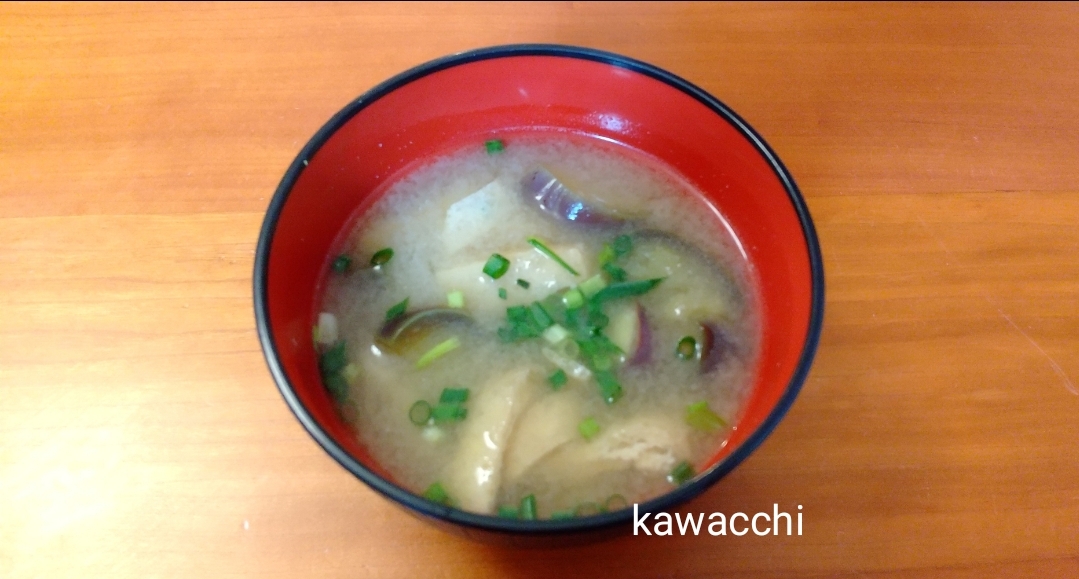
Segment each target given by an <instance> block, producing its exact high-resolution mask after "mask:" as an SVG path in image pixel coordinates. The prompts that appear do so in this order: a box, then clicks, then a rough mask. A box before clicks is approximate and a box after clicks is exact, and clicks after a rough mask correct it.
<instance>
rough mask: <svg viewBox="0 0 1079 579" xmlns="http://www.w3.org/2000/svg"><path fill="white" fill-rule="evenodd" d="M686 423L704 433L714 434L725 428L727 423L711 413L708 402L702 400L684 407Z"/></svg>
mask: <svg viewBox="0 0 1079 579" xmlns="http://www.w3.org/2000/svg"><path fill="white" fill-rule="evenodd" d="M686 423H687V424H689V425H690V426H692V427H693V428H696V429H697V430H703V431H705V432H715V431H717V430H719V429H720V428H723V427H725V426H727V422H726V421H725V420H723V419H722V418H720V417H719V415H718V414H716V413H715V412H712V409H711V408H709V407H708V402H707V401H705V400H702V401H700V402H696V403H694V404H690V405H689V406H688V407H686Z"/></svg>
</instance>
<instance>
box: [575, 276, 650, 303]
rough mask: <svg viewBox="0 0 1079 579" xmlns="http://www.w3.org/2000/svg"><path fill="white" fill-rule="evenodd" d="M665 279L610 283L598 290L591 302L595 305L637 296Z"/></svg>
mask: <svg viewBox="0 0 1079 579" xmlns="http://www.w3.org/2000/svg"><path fill="white" fill-rule="evenodd" d="M664 279H666V278H662V277H657V278H653V279H640V280H634V281H622V282H617V283H612V284H611V285H609V286H607V287H605V288H603V289H601V290H599V292H598V293H597V294H596V295H594V296H592V301H594V302H596V303H602V302H605V301H609V300H617V299H621V298H628V297H633V296H639V295H642V294H646V293H648V292H650V291H652V289H653V288H655V287H656V286H657V285H659V283H660V282H661V281H663V280H664Z"/></svg>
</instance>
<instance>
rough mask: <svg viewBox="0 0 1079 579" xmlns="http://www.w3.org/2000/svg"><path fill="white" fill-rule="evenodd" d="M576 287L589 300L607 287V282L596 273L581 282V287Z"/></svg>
mask: <svg viewBox="0 0 1079 579" xmlns="http://www.w3.org/2000/svg"><path fill="white" fill-rule="evenodd" d="M577 287H578V288H579V289H580V290H581V293H582V294H584V297H586V298H590V297H592V296H594V295H596V294H597V293H599V290H601V289H603V288H605V287H607V282H606V281H605V280H604V279H603V276H602V275H600V274H598V273H597V274H596V275H594V276H592V277H590V278H588V279H586V280H585V281H583V282H581V285H579V286H577Z"/></svg>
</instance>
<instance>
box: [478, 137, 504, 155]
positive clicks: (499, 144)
mask: <svg viewBox="0 0 1079 579" xmlns="http://www.w3.org/2000/svg"><path fill="white" fill-rule="evenodd" d="M483 146H484V148H486V149H487V154H488V155H495V154H498V153H501V152H502V150H503V149H505V148H506V142H505V141H503V140H502V139H491V140H489V141H484V143H483Z"/></svg>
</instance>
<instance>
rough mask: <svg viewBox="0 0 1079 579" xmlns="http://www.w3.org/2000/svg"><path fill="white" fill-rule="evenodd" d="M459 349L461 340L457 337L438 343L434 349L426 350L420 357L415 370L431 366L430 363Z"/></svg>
mask: <svg viewBox="0 0 1079 579" xmlns="http://www.w3.org/2000/svg"><path fill="white" fill-rule="evenodd" d="M460 347H461V339H460V338H458V337H457V336H453V337H452V338H449V339H448V340H446V341H444V342H441V343H439V344H438V345H436V346H435V347H433V348H431V349H430V350H428V351H427V352H426V353H425V354H424V355H422V356H420V359H419V360H416V368H418V369H419V368H426V367H427V366H430V365H431V362H434V361H435V360H437V359H439V358H441V357H442V356H445V355H446V354H449V353H450V352H452V351H454V350H456V349H457V348H460Z"/></svg>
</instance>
